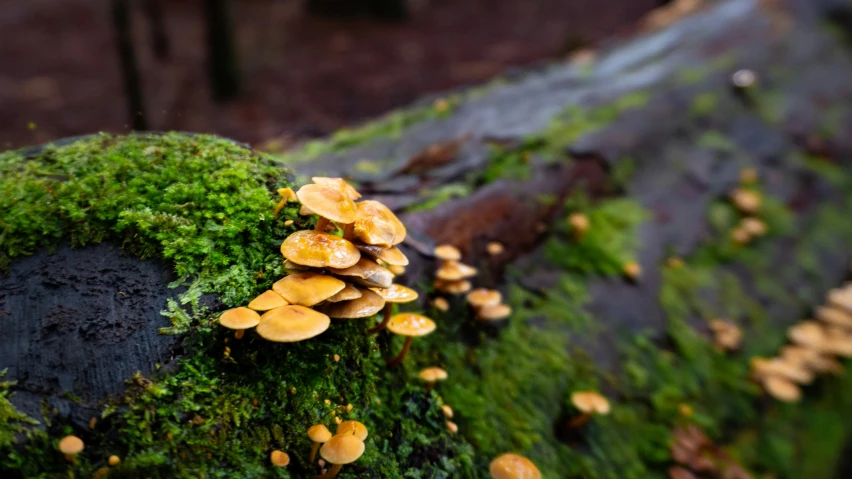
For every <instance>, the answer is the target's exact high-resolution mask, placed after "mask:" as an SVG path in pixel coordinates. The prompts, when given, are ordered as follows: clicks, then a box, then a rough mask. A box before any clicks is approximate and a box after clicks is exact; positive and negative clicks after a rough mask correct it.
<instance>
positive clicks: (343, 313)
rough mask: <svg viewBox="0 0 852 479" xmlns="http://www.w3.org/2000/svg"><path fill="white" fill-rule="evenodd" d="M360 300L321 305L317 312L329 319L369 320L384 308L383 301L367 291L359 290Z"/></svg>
mask: <svg viewBox="0 0 852 479" xmlns="http://www.w3.org/2000/svg"><path fill="white" fill-rule="evenodd" d="M359 292H360V293H361V297H360V298H356V299H351V300H349V301H340V302H338V303H329V304H324V305H322V306H321V307H320V308H319V310H320V311H322V312H323V313H325V314H327V315H328V316H329V317H331V318H337V319H354V318H369V317H370V316H372V315H374V314H376V313H378V312H379V311H381V310H382V308H384V307H385V300H384V299H382V297H381V296H379V295H378V294H376V293H374V292H372V291H370V290H369V289H361V290H359Z"/></svg>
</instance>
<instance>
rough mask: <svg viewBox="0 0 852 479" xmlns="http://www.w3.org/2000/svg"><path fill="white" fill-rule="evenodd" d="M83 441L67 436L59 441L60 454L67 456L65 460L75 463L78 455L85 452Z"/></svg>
mask: <svg viewBox="0 0 852 479" xmlns="http://www.w3.org/2000/svg"><path fill="white" fill-rule="evenodd" d="M83 447H84V444H83V440H82V439H80V438H79V437H77V436H65V437H63V438H62V439H60V440H59V452H61V453H62V454H64V455H65V459H66V460H68V462H70V463H72V464H73V463H74V461H75V460H76V459H75V458H76V457H77V454H80V453H81V452H83Z"/></svg>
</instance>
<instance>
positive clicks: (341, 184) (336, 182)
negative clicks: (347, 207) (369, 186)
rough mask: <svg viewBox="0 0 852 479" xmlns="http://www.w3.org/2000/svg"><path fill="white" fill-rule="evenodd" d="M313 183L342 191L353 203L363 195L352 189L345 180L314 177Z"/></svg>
mask: <svg viewBox="0 0 852 479" xmlns="http://www.w3.org/2000/svg"><path fill="white" fill-rule="evenodd" d="M311 181H313V182H314V183H316V184H318V185H326V186H333V187H335V188H337V189H338V190H340V191H342V192H343V193H344V194H345V195H346V196H348V197H349V198H351V199H352V201H355V200H357V199H358V198H360V197H361V193H358V191H357V190H356V189H355V188H353V187H352V185H350V184H349V183H348V182H347V181H346V180H344V179H343V178H328V177H325V176H314V177H313V178H311Z"/></svg>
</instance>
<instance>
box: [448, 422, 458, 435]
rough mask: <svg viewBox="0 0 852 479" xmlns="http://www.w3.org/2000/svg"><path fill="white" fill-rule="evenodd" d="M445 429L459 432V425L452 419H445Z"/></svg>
mask: <svg viewBox="0 0 852 479" xmlns="http://www.w3.org/2000/svg"><path fill="white" fill-rule="evenodd" d="M447 431H450V432H451V433H453V434H455V433H457V432H459V425H458V424H456V423H454V422H453V421H447Z"/></svg>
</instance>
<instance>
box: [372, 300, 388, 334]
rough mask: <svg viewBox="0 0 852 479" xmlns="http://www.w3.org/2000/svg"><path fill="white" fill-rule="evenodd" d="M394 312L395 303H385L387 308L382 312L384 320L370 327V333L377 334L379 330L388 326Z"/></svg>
mask: <svg viewBox="0 0 852 479" xmlns="http://www.w3.org/2000/svg"><path fill="white" fill-rule="evenodd" d="M392 313H393V303H385V310H384V312H383V313H382V322H381V323H379V324H377V325H375V326H373V327H372V328H370V329H368V330H367V332H368V333H370V334H376V333H378V332H379V331H381V330H383V329H385V328H387V327H388V320H389V319H390V317H391V314H392Z"/></svg>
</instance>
